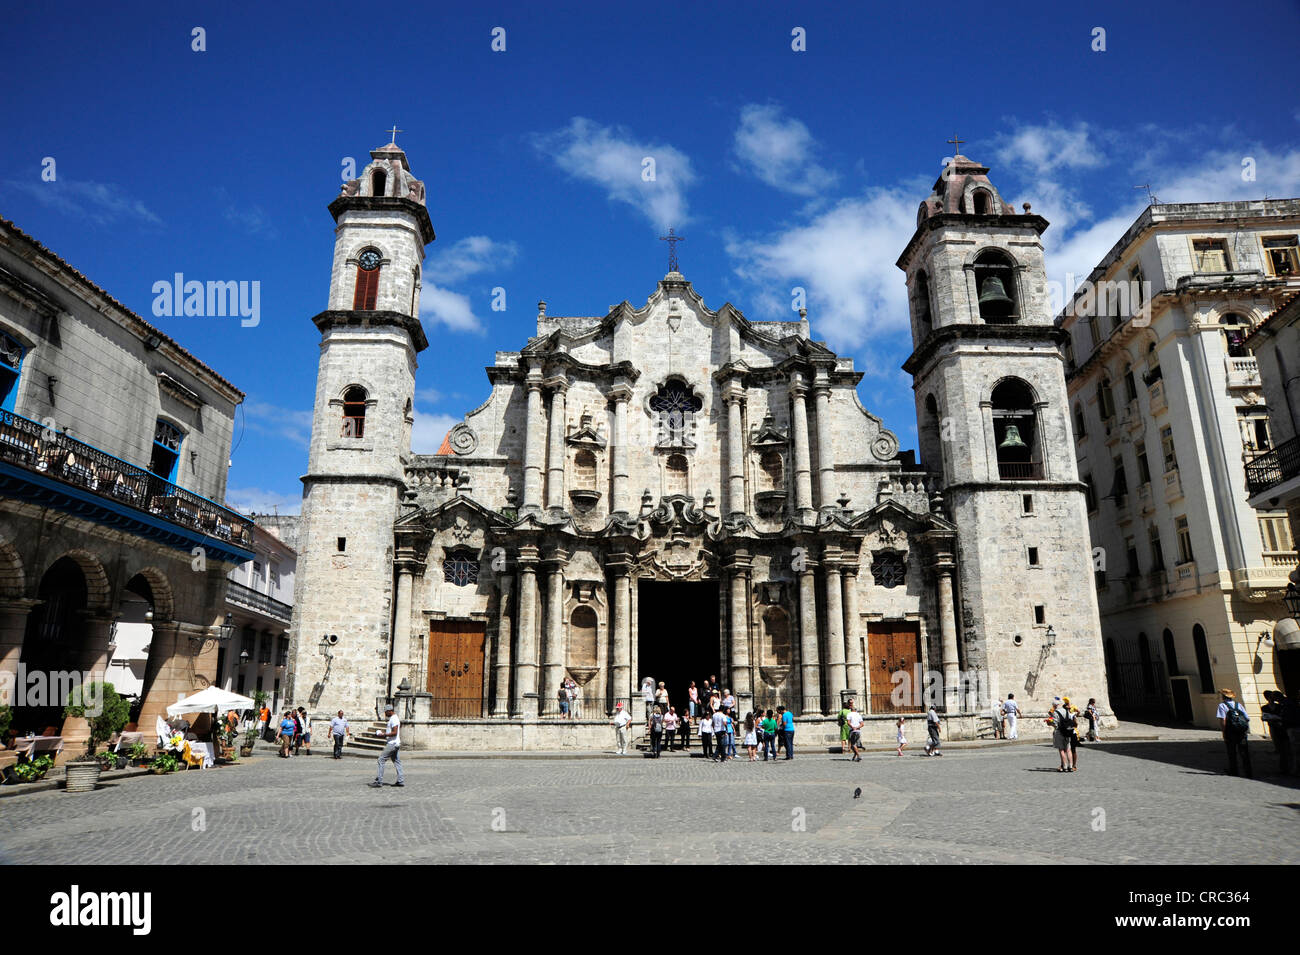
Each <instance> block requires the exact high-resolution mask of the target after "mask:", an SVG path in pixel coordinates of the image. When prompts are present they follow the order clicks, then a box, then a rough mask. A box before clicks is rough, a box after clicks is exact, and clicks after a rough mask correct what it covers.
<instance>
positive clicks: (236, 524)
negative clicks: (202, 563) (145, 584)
mask: <svg viewBox="0 0 1300 955" xmlns="http://www.w3.org/2000/svg"><path fill="white" fill-rule="evenodd" d="M0 492H3V496H6V497H15V498H19V499H23V500H29V501H33V502H36V503H40V504H44V505H46V506H50V507H54V508H57V509H59V510H62V511H65V512H67V513H70V514H75V515H77V516H80V517H84V518H86V519H88V520H92V521H96V522H99V523H105V524H111V525H114V526H118V527H122V528H124V529H126V530H128V531H130V532H132V533H136V534H140V535H141V536H144V537H148V538H151V539H154V540H158V541H161V542H162V543H165V544H168V545H170V546H173V547H177V548H179V549H183V550H187V551H188V550H191V549H192V548H193V547H194V546H195V545H197V546H201V547H203V548H204V550H205V551H206V552H207V554H208V555H209V556H210V557H213V558H214V559H218V560H231V561H236V562H239V563H243V562H244V561H246V560H250V559H251V558H252V557H253V554H252V552H251V551H249V550H248V549H247V548H248V547H249V546H250V545H251V544H252V541H253V522H252V521H251V520H250V519H249V518H247V517H244V516H243V515H242V514H239V513H237V512H235V511H232V510H230V509H229V508H226V507H222V506H221V505H220V504H217V503H215V502H213V501H209V500H208V499H207V498H205V497H202V496H200V495H198V494H195V493H193V492H192V491H187V490H185V489H184V488H181V487H177V486H176V485H175V484H172V483H171V482H170V481H165V480H163V479H162V478H160V477H158V476H157V475H156V474H152V473H150V472H149V471H147V470H145V469H144V468H141V467H137V466H135V465H134V464H128V463H127V462H125V461H123V460H121V459H120V458H115V457H113V455H111V454H108V453H106V452H104V451H101V450H99V449H98V448H96V447H93V446H92V445H89V444H86V443H85V442H83V441H78V440H76V439H75V438H72V437H69V436H68V435H66V434H63V433H61V432H58V431H55V430H53V429H52V428H47V427H45V426H44V425H41V424H39V423H38V422H35V421H32V420H31V419H30V418H24V417H22V416H21V415H16V414H13V413H12V412H9V411H0Z"/></svg>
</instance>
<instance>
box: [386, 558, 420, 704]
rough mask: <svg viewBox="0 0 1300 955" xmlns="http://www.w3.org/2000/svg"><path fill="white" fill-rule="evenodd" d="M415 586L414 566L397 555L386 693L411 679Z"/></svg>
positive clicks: (392, 691)
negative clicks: (412, 610)
mask: <svg viewBox="0 0 1300 955" xmlns="http://www.w3.org/2000/svg"><path fill="white" fill-rule="evenodd" d="M414 584H415V566H414V564H413V563H412V562H410V561H409V560H406V559H403V558H402V556H401V555H400V553H399V557H398V564H397V601H396V606H395V608H394V611H393V662H392V667H391V668H390V671H389V677H388V692H389V693H390V694H392V693H396V692H397V688H398V687H399V686H401V684H402V680H409V679H410V678H411V669H412V668H411V593H412V591H413V590H414Z"/></svg>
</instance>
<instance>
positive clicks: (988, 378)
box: [292, 144, 1105, 748]
mask: <svg viewBox="0 0 1300 955" xmlns="http://www.w3.org/2000/svg"><path fill="white" fill-rule="evenodd" d="M371 157H372V160H373V161H372V162H371V163H370V165H369V166H367V168H366V169H365V170H364V171H363V173H362V176H361V177H360V178H359V179H358V180H354V181H352V182H349V183H347V184H346V185H345V186H344V188H343V193H342V195H340V196H339V197H338V198H337V199H335V201H334V202H333V203H332V204H331V206H330V211H331V212H332V214H333V216H334V218H335V221H336V224H337V227H336V243H335V251H334V265H333V269H332V273H331V286H330V295H329V303H328V307H327V309H326V310H325V311H323V312H321V313H320V314H319V315H317V316H316V317H315V319H314V322H315V324H316V327H317V328H318V329H319V330H320V332H321V348H320V366H319V376H318V379H317V391H316V402H315V423H314V428H313V434H312V441H311V449H310V454H309V461H308V468H307V474H306V475H305V476H304V478H303V484H304V491H303V511H302V522H301V535H300V542H301V547H300V558H299V566H298V589H297V595H296V601H295V606H294V624H293V658H294V659H293V689H292V702H295V703H298V702H303V701H310V706H311V708H312V711H313V714H314V715H315V714H323V713H326V712H329V711H332V710H335V709H339V708H343V709H345V710H347V711H348V712H349V713H351V714H353V715H363V714H366V713H371V712H374V711H375V710H376V709H377V708H378V706H379V704H380V703H381V702H382V701H383V700H385V699H389V698H393V697H396V698H397V699H398V700H399V701H401V703H402V708H403V709H404V711H405V712H406V713H407V715H408V717H409V722H408V725H407V726H406V727H404V729H403V735H404V739H406V740H408V741H409V742H408V744H414V745H417V746H418V745H438V746H440V747H447V746H453V747H454V746H458V745H460V746H476V747H485V748H517V747H523V748H529V747H537V748H545V747H555V746H590V745H600V744H606V743H607V742H608V740H607V735H608V725H607V714H608V713H609V712H611V711H612V709H613V707H614V705H615V703H616V702H626V701H628V700H632V699H639V689H638V687H639V684H640V682H641V680H642V679H643V678H645V677H650V678H652V679H653V680H654V681H655V682H659V681H662V682H664V683H665V684H666V685H667V688H668V690H669V693H670V697H671V699H672V701H673V702H675V703H676V704H677V705H679V706H680V705H682V704H684V702H685V700H686V690H687V686H688V683H689V681H691V680H694V681H696V682H697V683H699V682H701V681H703V680H704V679H706V678H708V677H710V676H711V675H715V674H716V675H717V676H718V677H719V678H720V679H721V682H722V683H723V684H724V685H725V686H727V687H729V688H730V689H732V690H733V692H734V693H735V695H736V696H737V698H738V700H739V708H740V710H741V712H742V713H743V712H744V711H747V710H749V709H751V708H754V707H762V708H768V707H775V706H777V705H781V704H783V705H786V706H788V707H791V708H793V710H794V711H795V713H796V714H797V715H798V717H799V719H800V720H801V729H800V732H801V733H804V734H805V735H804V736H803V737H802V738H803V739H804V740H805V741H810V742H811V741H813V740H819V739H820V738H821V736H823V735H827V734H837V732H838V730H837V728H836V726H835V723H834V720H833V717H832V716H831V714H834V713H835V712H836V711H837V710H838V709H839V707H840V704H841V700H842V698H843V697H845V696H847V695H849V694H852V695H854V696H856V698H857V699H858V700H859V701H862V702H864V703H865V709H866V710H867V712H868V714H869V715H870V717H872V718H873V719H872V724H871V725H872V726H873V727H874V731H875V733H876V735H878V736H880V737H884V736H885V735H886V734H887V733H892V721H893V720H894V719H895V718H896V715H897V713H898V712H900V711H902V712H917V711H919V710H920V709H921V707H922V704H923V703H924V702H926V700H927V697H926V695H925V693H926V690H927V689H936V688H937V690H938V698H939V703H940V706H941V707H942V708H943V709H944V710H945V712H946V715H947V717H948V718H949V720H950V727H949V728H950V732H953V733H957V734H969V733H972V732H973V731H974V724H975V716H974V715H973V714H974V712H975V711H976V710H977V709H980V708H983V707H984V706H985V705H986V704H987V703H988V702H989V700H990V699H991V697H992V695H993V694H994V693H996V692H999V691H1001V692H1006V691H1008V690H1010V691H1012V692H1016V694H1017V697H1018V698H1021V699H1023V700H1024V701H1025V702H1026V704H1027V705H1028V706H1030V707H1034V706H1036V705H1043V706H1046V700H1050V698H1051V697H1052V696H1053V695H1054V694H1055V693H1058V692H1062V691H1065V692H1069V693H1072V694H1073V695H1074V696H1076V697H1082V698H1085V699H1086V697H1087V696H1090V695H1091V696H1096V697H1098V699H1099V701H1100V702H1101V703H1102V704H1103V707H1104V706H1105V692H1104V682H1105V679H1104V674H1103V671H1102V654H1101V644H1100V638H1099V632H1098V626H1097V611H1096V604H1095V598H1094V595H1093V591H1092V588H1091V583H1090V582H1091V575H1090V566H1091V565H1090V563H1089V548H1088V544H1087V531H1086V518H1085V512H1084V503H1083V502H1084V488H1083V485H1082V484H1081V483H1080V482H1079V479H1078V476H1077V474H1076V472H1075V462H1074V457H1073V454H1072V453H1071V448H1070V434H1069V423H1068V421H1067V410H1066V409H1067V404H1066V400H1065V380H1064V374H1063V369H1062V359H1061V353H1060V351H1059V348H1058V344H1059V342H1060V340H1061V338H1062V334H1061V333H1060V332H1059V331H1058V330H1056V329H1055V328H1054V327H1053V324H1052V320H1051V312H1050V310H1049V309H1048V308H1047V302H1046V299H1045V297H1044V295H1043V292H1042V272H1043V267H1042V250H1041V244H1040V241H1039V236H1040V235H1041V233H1042V231H1043V229H1044V228H1046V225H1047V223H1046V222H1045V221H1044V220H1042V219H1041V218H1039V217H1037V216H1032V215H1028V214H1025V215H1017V214H1015V213H1014V212H1013V210H1011V208H1010V207H1009V206H1008V205H1007V204H1006V203H1005V202H1004V201H1003V200H1002V198H1001V197H1000V195H999V194H998V192H997V190H996V189H995V188H994V187H993V185H992V184H991V183H990V182H989V181H988V178H987V175H986V174H987V172H988V170H987V169H985V168H984V167H982V166H979V165H978V164H976V163H973V162H970V161H969V160H966V159H965V158H964V157H958V158H957V160H956V161H955V162H954V163H953V164H951V165H950V166H949V167H948V168H947V169H946V170H945V173H944V175H943V176H942V177H941V178H940V180H939V181H938V182H937V183H936V186H935V193H934V194H933V195H932V196H931V197H930V198H929V199H927V200H926V201H925V202H924V203H923V204H922V206H921V210H920V215H919V217H918V227H917V232H916V235H915V236H914V237H913V239H912V241H911V242H910V243H909V244H908V246H907V248H906V249H905V250H904V252H903V256H902V258H901V259H900V260H899V267H900V268H901V269H902V270H903V271H904V272H905V273H906V275H907V281H908V283H909V288H911V289H912V291H913V294H912V301H913V329H914V338H915V344H916V350H915V352H914V354H913V355H912V357H911V358H910V359H909V360H908V363H907V365H906V368H907V370H908V371H909V372H910V373H911V374H912V375H913V376H914V378H915V381H916V388H917V401H918V409H919V413H920V414H921V416H922V427H921V451H922V464H921V466H920V467H918V466H917V465H916V464H915V463H914V455H913V454H912V453H911V452H902V453H900V451H899V447H898V440H897V438H896V437H895V435H894V433H893V432H891V431H889V430H888V429H887V428H886V427H885V426H884V424H883V423H882V422H881V420H880V419H879V418H877V417H876V416H875V415H873V414H871V413H870V411H869V410H868V409H866V408H864V407H863V406H862V404H861V401H860V400H859V396H858V392H857V385H858V382H859V381H860V380H861V378H862V373H861V372H859V371H857V370H855V368H854V366H853V361H852V360H851V359H849V358H845V357H841V356H839V355H836V354H835V353H834V352H832V351H831V350H830V349H828V348H827V347H826V346H825V344H823V343H821V342H818V341H815V340H813V339H812V338H811V337H810V328H809V322H808V320H807V317H806V315H805V314H804V313H801V314H800V318H799V320H798V321H789V322H784V321H777V322H769V321H751V320H749V319H747V318H746V317H745V316H744V315H743V314H742V313H741V312H740V311H739V310H738V309H737V308H735V307H734V306H732V305H730V304H724V305H722V306H720V307H718V308H716V309H715V308H711V307H710V306H709V305H707V304H706V302H705V300H704V299H703V297H702V296H701V295H700V294H699V293H698V292H697V291H696V290H695V289H694V287H693V286H692V285H691V283H690V282H689V281H687V280H686V278H685V277H684V276H683V275H682V273H681V272H680V271H679V270H677V268H676V267H675V261H671V262H670V271H669V272H668V274H667V275H665V276H664V277H663V278H662V279H661V280H660V281H659V282H658V283H657V284H656V285H655V287H654V288H653V290H652V291H651V294H650V295H649V297H648V299H647V300H646V302H645V304H644V305H642V306H640V307H634V306H632V305H631V304H629V303H628V302H626V301H625V302H623V303H622V304H620V305H617V306H615V307H614V308H612V309H610V310H609V311H608V312H607V313H605V314H603V315H593V316H575V317H561V316H555V315H550V314H548V313H547V311H546V306H545V303H540V304H539V308H538V316H537V327H536V335H535V336H532V337H530V338H529V339H528V340H527V342H525V343H524V345H523V347H522V348H521V349H520V350H518V351H506V352H498V353H497V355H496V360H495V361H494V363H493V364H492V365H491V366H490V367H488V368H487V377H488V381H489V383H490V385H491V391H490V393H489V394H488V396H487V398H486V400H485V401H484V402H483V403H482V404H481V405H480V406H479V407H477V408H475V409H474V410H472V411H470V412H469V413H468V414H467V415H466V416H465V418H464V420H463V422H461V423H460V424H458V425H456V426H455V427H454V428H452V430H451V431H450V432H449V434H448V435H447V438H446V440H445V442H444V444H443V446H442V447H441V448H440V449H439V452H438V453H437V454H434V455H413V454H411V453H410V433H411V425H412V412H411V399H412V395H413V391H414V386H415V370H416V362H417V357H418V356H419V355H420V353H421V352H423V351H424V350H425V349H426V348H427V345H428V342H427V340H426V338H425V335H424V331H423V329H422V327H421V325H420V322H419V318H418V315H419V289H420V266H421V262H422V259H423V255H424V247H425V245H427V244H428V243H429V242H430V241H432V240H433V238H434V233H433V227H432V224H431V222H430V219H429V215H428V211H427V209H426V207H425V204H424V186H423V185H422V184H421V183H420V182H419V181H418V180H416V179H415V178H414V177H413V176H412V175H411V172H410V167H409V165H408V163H407V158H406V156H405V154H404V153H403V152H402V151H401V149H400V148H398V147H397V146H395V145H391V144H390V145H388V146H385V147H383V148H380V149H377V150H375V151H373V152H372V153H371ZM995 286H996V287H997V288H1000V289H1001V292H1002V295H1001V299H1002V300H1000V301H994V298H995V297H996V296H995V295H994V293H995V292H996V291H997V289H996V288H995ZM1016 435H1018V437H1015V436H1016ZM927 674H934V675H936V677H937V679H936V678H931V679H930V682H931V683H932V684H933V685H932V686H930V687H927V685H926V684H927ZM565 678H572V679H573V680H574V681H576V683H577V684H579V686H580V688H581V695H582V700H583V717H584V719H583V720H579V721H560V720H558V719H557V718H556V717H557V716H558V713H557V704H556V698H557V692H558V690H559V689H560V686H561V683H562V681H563V680H564V679H565ZM999 684H1000V685H999ZM809 733H811V734H813V735H812V736H811V737H810V736H809V735H807V734H809Z"/></svg>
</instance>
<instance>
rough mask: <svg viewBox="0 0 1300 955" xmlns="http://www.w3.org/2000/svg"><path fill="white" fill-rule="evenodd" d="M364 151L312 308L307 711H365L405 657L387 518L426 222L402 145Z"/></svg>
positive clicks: (298, 700) (298, 609)
mask: <svg viewBox="0 0 1300 955" xmlns="http://www.w3.org/2000/svg"><path fill="white" fill-rule="evenodd" d="M370 156H371V160H372V161H371V162H370V164H369V165H368V166H366V168H365V169H364V171H363V172H362V173H361V176H360V177H359V178H358V179H353V180H351V181H349V182H347V183H345V184H344V185H343V189H342V192H341V193H340V195H339V196H338V198H337V199H335V200H334V201H333V202H332V203H330V206H329V209H330V212H331V213H332V214H333V216H334V221H335V223H336V228H335V242H334V264H333V268H332V270H331V273H330V293H329V305H328V307H327V308H326V310H325V311H323V312H321V313H320V314H319V315H317V316H315V317H314V318H313V319H312V321H313V323H315V325H316V328H317V329H318V330H319V331H320V334H321V345H320V362H319V366H318V371H317V377H316V403H315V408H314V411H313V422H312V435H311V447H310V450H309V452H308V462H307V473H306V474H305V475H303V478H302V482H303V503H302V522H301V532H300V547H299V558H298V569H297V592H296V593H295V599H294V613H293V624H292V634H291V640H292V644H291V646H292V649H291V654H292V656H293V674H294V676H293V684H292V686H291V687H290V693H289V699H290V700H291V701H292V702H293V703H294V705H301V706H306V707H307V708H308V711H309V712H310V713H313V714H317V713H326V712H332V711H335V710H339V709H342V710H344V711H345V712H347V713H349V714H357V715H363V714H368V713H370V712H372V711H373V709H374V706H375V700H376V698H377V697H379V696H383V695H385V694H386V693H387V692H388V691H389V690H390V689H391V688H390V687H389V676H390V667H391V665H392V664H394V663H400V664H403V665H405V664H406V663H407V662H408V661H407V660H406V656H407V655H408V653H409V636H410V635H409V634H398V635H397V637H398V639H396V640H394V639H393V635H392V634H390V629H391V627H390V622H391V620H392V597H393V593H392V590H393V557H394V555H393V522H394V520H395V519H396V516H397V511H398V503H399V496H400V494H401V491H402V489H403V487H404V477H405V473H404V459H405V458H406V457H407V456H408V455H409V454H410V445H411V425H412V422H413V416H412V409H411V402H412V397H413V395H414V393H415V368H416V356H417V355H418V354H419V353H420V352H421V351H423V350H424V349H425V348H427V347H428V340H427V339H426V338H425V335H424V329H423V327H422V326H421V324H420V318H419V308H420V267H421V263H422V262H423V261H424V249H425V246H426V245H428V243H430V242H432V241H433V239H434V234H433V225H432V223H431V222H430V221H429V212H428V210H427V209H426V208H425V205H424V184H423V183H422V182H420V181H419V180H418V179H416V178H415V177H414V176H412V175H411V171H410V166H409V165H408V163H407V161H406V154H405V153H404V152H402V150H401V149H400V148H399V147H398V146H397V145H396V144H395V143H390V144H388V145H386V146H382V147H380V148H379V149H376V150H374V151H373V152H371V154H370ZM403 637H405V638H406V639H402V638H403ZM399 656H400V657H402V659H401V660H397V659H396V658H397V657H399ZM399 679H400V677H399Z"/></svg>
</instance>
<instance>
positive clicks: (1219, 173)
mask: <svg viewBox="0 0 1300 955" xmlns="http://www.w3.org/2000/svg"><path fill="white" fill-rule="evenodd" d="M1247 158H1250V159H1253V160H1254V161H1255V163H1254V173H1255V178H1254V180H1253V181H1252V180H1246V179H1243V178H1242V172H1243V171H1244V169H1245V167H1243V166H1242V160H1243V159H1247ZM1167 168H1168V167H1167V166H1166V169H1167ZM1152 191H1154V192H1155V193H1156V195H1157V196H1158V197H1159V199H1160V201H1161V202H1231V201H1240V200H1243V199H1262V198H1264V196H1269V197H1270V198H1273V199H1284V198H1285V199H1292V198H1295V197H1296V196H1300V149H1292V150H1290V151H1289V152H1282V151H1274V150H1271V149H1268V148H1267V147H1264V146H1258V145H1256V146H1253V147H1242V148H1238V149H1226V148H1225V149H1219V150H1215V151H1213V152H1210V153H1207V154H1206V155H1205V157H1204V158H1203V159H1202V160H1200V161H1199V162H1198V163H1196V164H1195V165H1188V166H1185V167H1183V168H1182V169H1175V170H1174V172H1173V176H1172V178H1170V177H1169V176H1168V173H1166V175H1165V177H1164V179H1163V181H1161V180H1159V179H1152Z"/></svg>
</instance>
